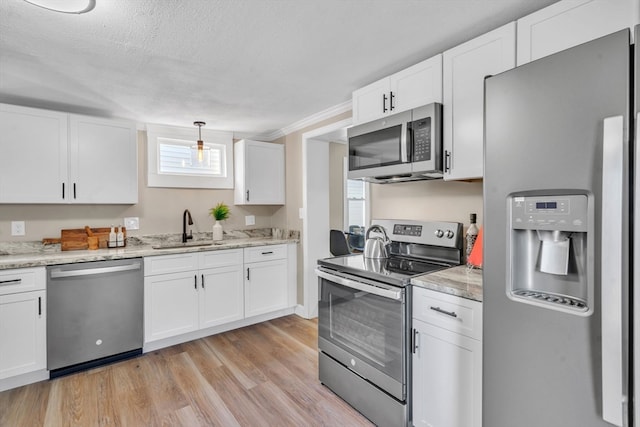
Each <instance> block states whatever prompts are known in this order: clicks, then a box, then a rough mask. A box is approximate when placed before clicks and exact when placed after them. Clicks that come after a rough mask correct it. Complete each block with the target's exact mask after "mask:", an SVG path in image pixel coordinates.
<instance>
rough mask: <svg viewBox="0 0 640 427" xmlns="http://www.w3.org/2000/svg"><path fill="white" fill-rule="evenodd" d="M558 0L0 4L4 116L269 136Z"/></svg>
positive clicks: (9, 0)
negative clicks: (57, 7) (73, 8)
mask: <svg viewBox="0 0 640 427" xmlns="http://www.w3.org/2000/svg"><path fill="white" fill-rule="evenodd" d="M554 1H555V0H96V7H95V9H94V10H93V11H91V12H89V13H86V14H82V15H72V14H61V13H55V12H51V11H48V10H45V9H42V8H39V7H36V6H33V5H31V4H28V3H26V2H24V1H22V0H0V102H7V103H14V104H22V105H30V106H35V107H42V108H51V109H60V110H65V111H71V112H81V113H86V114H95V115H104V116H113V117H123V118H129V119H133V120H136V121H137V122H140V123H159V124H169V125H178V126H192V123H193V121H195V120H203V121H205V122H207V128H208V129H220V130H231V131H235V132H237V133H239V134H242V135H257V134H263V135H266V134H272V135H273V134H275V133H277V131H278V130H280V129H282V128H283V127H285V126H288V125H291V124H292V123H295V122H297V121H299V120H302V119H304V118H305V117H308V116H310V115H313V114H315V113H318V112H320V111H323V110H325V109H328V108H330V107H333V106H335V105H337V104H340V103H343V102H345V101H348V100H350V98H351V92H352V91H353V90H354V89H357V88H358V87H361V86H364V85H366V84H368V83H371V82H372V81H375V80H377V79H378V78H381V77H384V76H385V75H388V74H391V73H394V72H396V71H399V70H401V69H403V68H406V67H407V66H409V65H412V64H414V63H416V62H418V61H420V60H423V59H426V58H428V57H430V56H432V55H434V54H437V53H440V52H442V51H443V50H445V49H447V48H449V47H453V46H455V45H456V44H458V43H461V42H463V41H465V40H468V39H470V38H473V37H475V36H477V35H480V34H482V33H483V32H486V31H489V30H491V29H493V28H496V27H498V26H500V25H502V24H505V23H507V22H509V21H512V20H514V19H516V18H518V17H520V16H524V15H526V14H528V13H530V12H532V11H535V10H538V9H540V8H542V7H544V6H546V5H548V4H551V3H554Z"/></svg>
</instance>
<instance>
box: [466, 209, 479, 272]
mask: <svg viewBox="0 0 640 427" xmlns="http://www.w3.org/2000/svg"><path fill="white" fill-rule="evenodd" d="M469 222H470V223H471V224H470V225H469V228H468V229H467V234H466V244H467V247H466V254H467V257H466V259H467V266H469V265H470V264H469V255H471V250H472V249H473V245H474V244H475V243H476V239H477V238H478V226H477V225H476V214H474V213H472V214H471V215H469Z"/></svg>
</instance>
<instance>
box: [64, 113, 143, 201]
mask: <svg viewBox="0 0 640 427" xmlns="http://www.w3.org/2000/svg"><path fill="white" fill-rule="evenodd" d="M69 126H70V171H69V172H70V185H71V188H70V191H71V193H70V195H71V197H72V199H71V201H73V202H75V203H137V202H138V160H137V159H138V157H137V154H138V150H137V145H136V128H135V124H134V123H131V122H127V121H120V120H110V119H101V118H97V117H89V116H78V115H71V116H70V122H69Z"/></svg>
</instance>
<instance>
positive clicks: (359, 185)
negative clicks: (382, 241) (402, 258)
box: [344, 158, 371, 249]
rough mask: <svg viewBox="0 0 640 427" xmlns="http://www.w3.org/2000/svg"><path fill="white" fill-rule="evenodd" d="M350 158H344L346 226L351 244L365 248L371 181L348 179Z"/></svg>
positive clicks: (358, 247)
mask: <svg viewBox="0 0 640 427" xmlns="http://www.w3.org/2000/svg"><path fill="white" fill-rule="evenodd" d="M348 171H349V164H348V159H347V158H345V160H344V183H345V184H344V228H345V231H347V232H348V233H349V245H351V247H353V248H357V249H364V231H365V228H366V227H367V226H368V225H369V213H370V209H371V207H370V200H369V185H370V184H369V183H368V182H365V181H361V180H357V179H347V172H348Z"/></svg>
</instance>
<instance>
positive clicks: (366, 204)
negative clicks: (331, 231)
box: [342, 157, 371, 231]
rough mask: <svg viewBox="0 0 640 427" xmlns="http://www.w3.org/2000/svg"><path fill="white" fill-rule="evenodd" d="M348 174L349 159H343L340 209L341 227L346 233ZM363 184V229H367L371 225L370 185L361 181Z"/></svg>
mask: <svg viewBox="0 0 640 427" xmlns="http://www.w3.org/2000/svg"><path fill="white" fill-rule="evenodd" d="M348 172H349V158H348V157H345V158H344V167H343V176H344V179H343V182H344V187H343V201H342V208H343V209H342V210H343V220H342V225H343V228H344V231H348V229H349V225H350V224H349V194H348V181H349V178H348ZM351 181H360V180H357V179H353V180H351ZM363 184H364V199H363V200H364V228H365V229H367V228H369V225H370V224H371V192H370V186H371V183H369V182H367V181H363ZM358 200H359V199H358Z"/></svg>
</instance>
